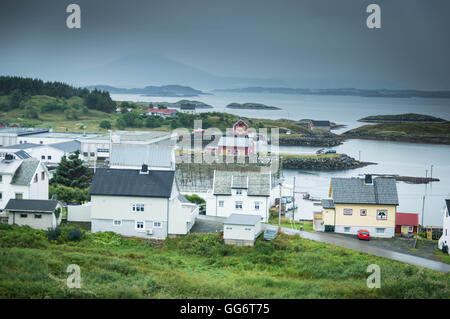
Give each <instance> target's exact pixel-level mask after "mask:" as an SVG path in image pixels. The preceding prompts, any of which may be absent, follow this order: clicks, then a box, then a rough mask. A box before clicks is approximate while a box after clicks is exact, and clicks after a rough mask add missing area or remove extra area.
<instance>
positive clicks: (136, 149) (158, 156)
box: [109, 144, 173, 168]
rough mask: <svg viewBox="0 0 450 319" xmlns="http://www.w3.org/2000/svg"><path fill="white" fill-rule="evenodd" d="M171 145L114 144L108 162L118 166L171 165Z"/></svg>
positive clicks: (167, 166) (168, 166)
mask: <svg viewBox="0 0 450 319" xmlns="http://www.w3.org/2000/svg"><path fill="white" fill-rule="evenodd" d="M172 151H173V149H172V148H171V147H166V146H152V145H133V144H114V145H113V146H112V150H111V154H110V158H109V163H110V165H118V166H137V167H140V166H141V165H142V164H147V165H148V166H150V167H166V168H170V167H172Z"/></svg>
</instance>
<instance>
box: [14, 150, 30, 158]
mask: <svg viewBox="0 0 450 319" xmlns="http://www.w3.org/2000/svg"><path fill="white" fill-rule="evenodd" d="M14 154H16V156H17V157H18V158H20V159H26V158H31V155H30V154H28V153H27V152H25V151H24V150H20V151H17V152H15V153H14Z"/></svg>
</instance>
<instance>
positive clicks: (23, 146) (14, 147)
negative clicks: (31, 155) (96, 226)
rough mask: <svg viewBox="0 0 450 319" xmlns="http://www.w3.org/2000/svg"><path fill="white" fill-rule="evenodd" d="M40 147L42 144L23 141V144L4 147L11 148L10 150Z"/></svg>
mask: <svg viewBox="0 0 450 319" xmlns="http://www.w3.org/2000/svg"><path fill="white" fill-rule="evenodd" d="M38 146H39V147H40V146H42V144H34V143H22V144H16V145H9V146H5V147H2V148H3V149H10V150H26V149H28V148H33V147H38Z"/></svg>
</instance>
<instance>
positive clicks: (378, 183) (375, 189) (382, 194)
mask: <svg viewBox="0 0 450 319" xmlns="http://www.w3.org/2000/svg"><path fill="white" fill-rule="evenodd" d="M331 190H332V195H333V196H332V197H333V201H334V203H335V204H379V205H398V195H397V184H396V182H395V179H393V178H380V177H378V178H373V183H372V184H365V183H364V179H363V178H332V179H331Z"/></svg>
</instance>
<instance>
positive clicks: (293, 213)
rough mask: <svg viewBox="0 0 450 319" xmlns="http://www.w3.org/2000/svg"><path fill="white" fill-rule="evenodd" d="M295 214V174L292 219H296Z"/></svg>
mask: <svg viewBox="0 0 450 319" xmlns="http://www.w3.org/2000/svg"><path fill="white" fill-rule="evenodd" d="M294 215H295V176H294V186H293V188H292V221H294V220H295V219H294Z"/></svg>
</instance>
